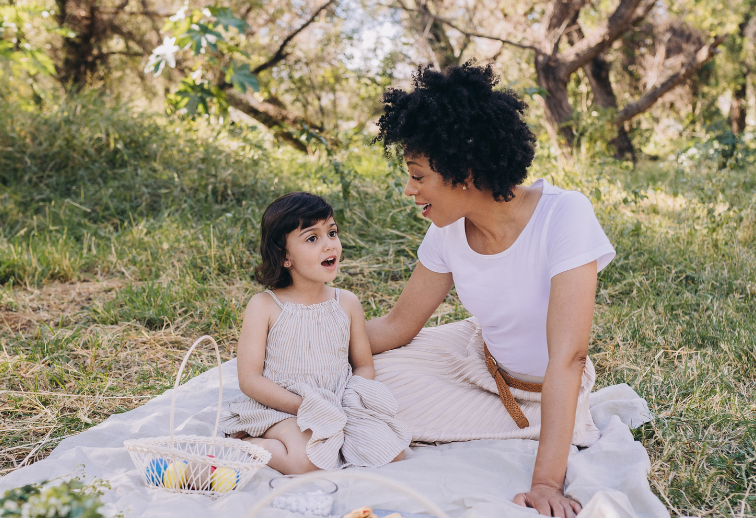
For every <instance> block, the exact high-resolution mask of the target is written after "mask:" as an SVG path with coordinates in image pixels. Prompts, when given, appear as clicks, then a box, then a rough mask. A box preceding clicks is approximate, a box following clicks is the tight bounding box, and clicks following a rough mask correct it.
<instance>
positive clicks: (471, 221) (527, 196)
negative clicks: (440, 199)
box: [465, 185, 542, 255]
mask: <svg viewBox="0 0 756 518" xmlns="http://www.w3.org/2000/svg"><path fill="white" fill-rule="evenodd" d="M512 191H513V193H514V198H513V199H512V200H510V201H507V202H498V201H496V200H494V199H493V197H492V196H491V193H490V192H487V191H477V192H476V196H477V197H479V198H480V199H479V200H475V202H476V203H474V204H473V207H474V208H473V209H472V210H471V211H470V212H469V213H468V214H466V215H465V233H466V234H467V242H468V244H469V245H470V248H472V249H473V250H474V251H475V252H477V253H479V254H483V255H492V254H498V253H499V252H503V251H504V250H506V249H507V248H509V247H510V246H512V244H513V243H514V242H515V241H516V240H517V238H518V237H519V235H520V234H521V233H522V231H523V230H524V229H525V226H526V225H527V224H528V221H530V218H531V217H532V216H533V213H534V212H535V209H536V207H537V206H538V200H540V198H541V193H542V189H539V188H537V187H535V188H534V187H523V186H521V185H517V186H515V187H514V189H512Z"/></svg>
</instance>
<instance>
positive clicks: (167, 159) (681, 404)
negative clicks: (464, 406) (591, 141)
mask: <svg viewBox="0 0 756 518" xmlns="http://www.w3.org/2000/svg"><path fill="white" fill-rule="evenodd" d="M0 121H1V122H0V221H2V225H1V226H0V284H1V286H0V345H2V350H0V355H2V356H3V361H2V362H0V387H1V388H3V389H7V391H6V392H3V393H0V407H1V408H2V410H0V419H1V420H2V432H0V442H2V445H3V449H2V450H0V462H2V466H1V467H0V470H6V472H7V470H12V469H14V468H15V467H16V466H17V464H18V463H20V462H21V461H22V460H23V459H25V458H26V457H27V456H29V459H28V460H27V463H28V462H33V461H35V460H39V459H41V458H44V457H45V456H46V455H47V454H49V452H50V451H51V449H52V448H53V447H54V446H55V445H56V444H57V441H59V440H60V438H62V437H65V436H67V435H69V434H73V433H77V432H79V431H81V430H84V429H86V428H88V427H90V426H92V425H93V424H96V423H98V422H100V421H102V420H103V419H105V418H106V417H107V416H108V415H110V414H112V413H116V412H122V411H126V410H128V409H131V408H134V407H135V406H138V405H140V404H142V403H143V402H144V401H145V400H146V399H147V398H149V397H151V396H154V395H156V394H159V393H160V392H162V391H163V390H165V389H166V388H168V387H169V386H170V385H171V384H172V380H173V376H174V375H175V373H176V371H177V368H178V363H179V360H180V358H181V357H182V356H183V352H184V351H185V349H186V347H187V345H188V344H190V343H191V342H192V341H193V339H194V338H196V337H197V336H199V335H200V334H203V333H210V334H212V335H214V336H215V337H217V338H218V339H219V343H220V344H221V347H222V350H223V351H222V355H223V357H224V359H228V358H231V357H232V355H233V348H234V344H235V342H236V339H237V336H238V332H239V327H240V323H241V322H240V318H241V314H242V312H243V309H244V307H245V305H246V303H247V301H248V300H249V298H250V296H251V295H252V294H254V293H256V292H257V291H259V290H260V287H259V286H257V285H256V284H255V283H253V282H252V280H251V278H250V272H251V269H252V267H253V266H254V264H255V261H256V248H257V245H258V241H257V240H258V225H259V219H260V216H261V214H262V210H263V209H264V208H265V206H266V205H267V204H268V203H269V202H270V201H272V200H273V199H274V198H275V197H276V196H278V195H280V194H282V193H284V192H286V191H288V190H293V189H305V190H311V191H314V192H318V193H321V194H323V195H324V196H325V197H327V198H328V199H329V200H330V201H331V202H332V203H333V204H334V206H335V208H336V210H337V217H338V220H339V223H340V226H341V229H342V233H341V237H342V239H343V243H344V255H345V258H346V260H345V262H344V266H343V268H342V272H341V274H340V277H339V278H338V279H337V283H338V284H339V285H340V286H343V287H345V288H347V289H351V290H353V291H354V292H355V293H357V295H358V296H359V297H360V299H361V300H362V302H363V306H364V308H365V311H366V313H367V315H368V317H369V318H370V317H375V316H379V315H382V314H384V313H385V312H386V311H387V310H388V309H389V308H390V307H391V306H392V305H393V303H394V302H395V301H396V298H397V297H398V295H399V293H400V292H401V289H402V286H403V285H404V282H405V281H406V279H407V278H408V276H409V275H410V273H411V270H412V267H413V265H414V262H415V260H416V256H415V251H416V249H417V247H418V245H419V244H420V241H421V239H422V236H423V233H424V230H425V228H426V226H427V224H426V223H425V222H423V221H422V220H421V219H420V218H419V217H418V216H417V213H416V211H415V209H414V207H413V205H412V203H411V200H408V199H405V198H404V197H403V196H402V181H403V178H402V176H401V175H402V173H401V170H400V169H399V168H398V167H397V166H396V165H395V164H392V163H389V162H387V161H386V160H385V159H384V158H383V157H382V155H381V153H380V150H378V149H374V148H369V147H368V146H367V145H366V142H367V140H366V141H365V142H362V143H361V142H356V143H355V144H353V145H352V147H350V148H349V149H345V150H341V151H339V155H338V158H339V160H340V162H341V164H342V169H341V175H339V174H337V172H336V171H335V170H334V168H333V166H332V163H331V161H330V159H329V157H327V156H326V155H325V154H324V153H322V152H317V153H315V154H314V155H313V156H303V155H299V154H296V153H294V152H291V151H289V150H287V149H278V148H277V147H276V146H275V145H274V144H273V143H271V142H269V140H268V137H267V136H266V135H264V134H262V133H260V132H256V131H253V130H247V129H242V128H240V127H237V126H233V125H232V126H228V125H226V126H223V127H218V126H212V125H209V124H206V123H203V122H202V121H200V122H198V123H194V124H183V125H180V124H179V123H175V122H169V121H166V120H164V119H163V118H162V117H160V116H154V115H150V114H144V113H138V112H136V111H135V110H133V109H131V108H130V107H128V106H115V107H114V106H111V105H109V104H107V103H105V102H104V101H102V100H101V99H99V98H98V97H96V96H94V95H93V94H85V95H84V96H83V97H79V98H74V99H72V100H69V101H66V102H62V103H61V105H60V106H57V107H50V108H48V109H47V110H46V111H45V112H43V113H30V112H26V111H23V110H20V109H19V108H18V107H17V106H14V105H10V104H8V103H5V101H0ZM718 142H719V141H717V140H716V138H712V139H710V140H708V141H706V142H698V143H695V144H686V145H683V144H681V143H675V144H674V145H673V144H672V143H671V144H670V150H673V151H674V153H673V154H676V155H677V158H676V159H674V160H663V161H659V162H651V163H643V164H640V165H639V166H638V167H637V168H635V169H632V168H630V167H629V166H627V165H626V164H620V163H617V162H614V161H612V160H609V159H606V158H603V157H600V156H598V157H587V158H584V159H581V160H579V161H578V163H577V164H575V166H574V168H572V169H569V170H562V171H560V170H558V168H557V167H556V166H555V164H553V163H551V162H550V161H549V159H548V158H547V157H545V156H539V157H538V159H537V161H536V163H535V164H534V167H533V170H532V177H533V178H537V177H540V176H543V177H546V178H547V179H549V180H550V181H552V182H554V183H556V184H557V185H560V186H562V187H567V188H574V189H578V190H581V191H582V192H584V193H586V194H588V195H589V196H591V197H592V199H593V201H594V206H595V207H596V212H597V215H598V217H599V219H600V220H601V222H602V224H603V226H604V228H605V230H606V232H607V234H608V235H609V237H610V239H611V240H612V242H613V243H614V244H615V246H616V248H617V254H618V255H617V257H616V259H615V260H614V261H613V262H612V264H610V266H609V267H608V268H607V269H606V270H605V271H604V272H602V274H601V276H600V280H599V289H598V293H597V298H596V301H597V307H596V316H595V321H594V329H593V335H592V343H591V350H590V352H591V355H592V358H593V361H594V363H595V364H596V368H597V373H598V386H599V387H601V386H606V385H610V384H614V383H621V382H625V383H628V384H630V385H631V386H632V387H633V388H634V389H635V390H636V391H637V392H638V393H639V394H641V395H642V396H643V397H644V398H646V399H647V400H648V402H649V405H650V408H651V410H652V411H653V413H654V414H655V415H656V419H655V420H654V421H652V422H651V423H649V424H647V425H645V426H644V427H642V428H640V429H638V430H636V431H635V437H636V439H637V440H639V441H641V442H642V443H643V444H644V446H645V447H646V448H647V449H648V452H649V454H650V456H651V460H652V472H651V474H650V481H651V484H652V488H653V489H654V491H655V492H657V494H659V495H660V497H661V499H662V501H663V502H664V503H665V504H666V505H667V506H668V508H669V509H670V511H671V512H672V513H673V514H680V515H687V514H691V515H707V516H708V515H712V516H741V515H742V516H754V515H756V400H755V399H754V396H753V394H754V393H756V316H754V311H753V308H754V307H756V300H755V299H756V195H755V194H754V193H755V192H756V190H755V187H756V174H755V173H754V160H755V158H756V151H755V150H754V148H753V147H754V146H753V140H751V141H750V143H749V142H743V143H741V145H740V147H739V148H738V149H737V150H736V152H735V153H734V154H733V153H732V149H730V148H726V147H723V146H722V145H720V144H719V143H718ZM691 149H695V150H696V151H695V152H692V151H690V150H691ZM346 193H348V196H345V194H346ZM465 316H467V313H466V312H465V310H464V308H463V307H462V306H461V305H460V303H459V301H458V300H457V298H456V296H455V295H454V293H452V294H450V295H449V297H447V299H446V301H445V302H444V304H442V306H441V307H440V308H439V310H438V311H437V312H436V314H434V316H433V317H432V318H431V320H430V321H429V325H437V324H439V323H445V322H450V321H454V320H458V319H460V318H464V317H465ZM213 361H214V360H213V356H212V355H211V354H210V353H209V351H206V352H201V353H200V354H198V355H197V356H196V357H194V358H193V359H192V360H191V361H190V365H189V371H188V373H187V374H186V376H194V375H196V374H197V373H199V372H201V371H203V370H205V369H207V368H209V367H211V366H212V365H213ZM43 440H46V441H47V442H43ZM37 446H39V448H38V449H37V450H34V448H36V447H37Z"/></svg>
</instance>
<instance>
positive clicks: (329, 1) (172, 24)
mask: <svg viewBox="0 0 756 518" xmlns="http://www.w3.org/2000/svg"><path fill="white" fill-rule="evenodd" d="M334 3H335V0H326V2H324V3H323V4H321V5H319V6H316V7H314V8H313V9H312V10H310V11H309V13H307V15H306V16H307V18H305V19H304V20H303V21H302V22H300V23H299V24H298V25H297V26H296V27H294V28H293V29H292V30H291V31H290V32H289V33H288V34H286V35H285V36H283V37H282V38H281V39H280V40H279V41H280V42H281V43H280V44H279V45H278V48H277V49H276V50H275V51H273V52H272V54H269V55H267V56H266V55H263V56H260V55H251V54H250V52H248V51H247V50H245V49H249V48H250V45H249V43H250V42H249V41H248V39H247V35H248V34H251V33H252V32H253V31H252V30H251V28H250V26H249V25H248V24H247V22H246V21H245V20H244V19H242V18H240V17H237V16H235V15H234V14H233V13H232V11H231V10H230V9H229V8H227V7H216V6H208V7H205V8H203V9H193V10H190V9H189V8H188V7H186V6H185V7H182V8H181V9H180V10H179V11H178V12H177V13H176V14H174V15H173V16H171V17H170V18H168V20H167V21H166V22H165V25H164V26H163V29H162V32H163V33H164V34H166V36H165V38H164V40H163V44H162V45H160V46H158V47H156V48H155V49H154V50H153V51H152V55H151V56H150V59H149V62H148V63H147V66H146V68H145V73H151V74H153V75H154V76H159V75H160V74H161V73H162V72H163V70H164V69H165V67H166V66H168V67H170V68H178V69H180V70H182V71H184V74H185V77H184V78H183V79H182V80H181V82H180V84H179V85H178V87H177V89H176V91H175V92H174V93H172V94H170V95H169V96H168V98H167V102H168V105H169V111H170V112H172V113H176V114H178V115H183V116H188V117H195V116H196V115H205V114H210V113H216V114H218V115H224V114H226V113H227V112H228V109H229V107H230V106H233V107H234V108H235V109H237V110H239V111H241V112H243V113H245V114H247V115H249V116H250V117H252V118H254V119H255V120H257V121H258V122H260V123H261V124H263V125H265V126H266V127H268V128H270V129H271V130H272V131H273V133H274V134H275V135H276V136H277V137H279V138H280V139H281V140H282V141H283V142H286V143H288V144H290V145H291V146H293V147H295V148H296V149H298V150H300V151H307V145H306V142H305V141H303V139H302V138H301V130H302V128H304V127H307V128H311V129H312V130H315V131H322V128H320V126H319V125H318V124H316V123H314V122H312V121H310V120H308V119H307V118H306V117H304V116H301V115H298V114H295V113H292V112H290V111H289V110H287V109H286V108H285V107H284V106H283V105H282V103H281V102H280V101H279V100H275V101H272V102H268V101H264V100H262V99H261V98H260V96H253V95H249V93H250V90H251V91H253V92H259V91H260V81H259V78H258V76H259V74H260V73H262V72H264V71H266V70H269V69H271V68H273V67H274V66H276V65H278V64H279V63H281V62H283V61H284V60H286V58H287V57H288V56H289V54H290V50H289V47H290V46H291V43H292V41H293V40H294V38H296V37H297V35H299V34H300V33H301V32H302V31H304V30H305V29H306V28H307V27H309V26H310V25H311V24H312V23H314V22H315V21H316V20H317V18H318V17H319V16H320V14H321V13H322V12H323V11H324V10H325V9H326V8H328V7H329V6H331V5H333V4H334ZM177 58H180V62H181V64H180V65H179V64H178V63H177Z"/></svg>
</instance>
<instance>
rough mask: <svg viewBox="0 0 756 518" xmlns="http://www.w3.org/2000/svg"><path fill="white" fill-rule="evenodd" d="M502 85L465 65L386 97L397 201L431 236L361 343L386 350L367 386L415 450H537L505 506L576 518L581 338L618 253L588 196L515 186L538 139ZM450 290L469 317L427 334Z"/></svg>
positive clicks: (584, 363)
mask: <svg viewBox="0 0 756 518" xmlns="http://www.w3.org/2000/svg"><path fill="white" fill-rule="evenodd" d="M497 82H498V79H497V78H496V77H495V76H494V74H493V72H492V70H491V68H490V67H479V66H474V64H471V63H467V64H465V65H464V66H461V67H452V68H449V69H446V70H445V71H444V72H442V73H441V72H436V71H433V70H431V69H429V68H426V69H419V70H418V72H417V73H416V75H415V76H414V91H412V92H409V93H408V92H404V91H402V90H389V91H388V92H386V94H385V95H384V98H383V101H384V105H385V106H384V115H383V116H382V117H381V119H380V121H379V124H378V126H379V129H380V133H379V135H378V137H377V138H376V140H377V141H382V142H383V144H384V147H385V149H386V152H387V153H388V152H390V150H391V149H395V150H396V151H398V152H399V153H402V154H403V156H404V158H405V160H406V163H407V167H408V170H409V179H408V181H407V185H406V187H405V194H406V195H407V196H413V197H414V200H415V204H417V205H418V206H420V207H421V210H422V214H423V216H424V217H426V218H428V219H430V220H431V222H432V224H431V226H430V228H429V229H428V232H427V234H426V235H425V238H424V240H423V242H422V244H421V245H420V248H419V249H418V259H419V262H418V263H417V266H416V267H415V270H414V272H413V273H412V276H411V277H410V279H409V281H408V282H407V285H406V286H405V288H404V290H403V292H402V294H401V296H400V297H399V300H398V301H397V303H396V306H395V307H394V308H393V309H392V310H391V311H390V312H389V314H387V315H385V316H383V317H380V318H377V319H374V320H372V321H370V322H368V324H367V329H368V335H369V338H370V343H371V348H372V350H373V353H374V354H377V353H383V352H384V351H389V350H391V349H394V350H392V351H389V352H387V353H385V354H380V355H378V356H377V357H376V358H375V360H376V370H377V374H376V379H380V380H381V381H382V382H384V383H386V384H387V385H388V386H389V388H391V390H392V391H393V392H394V394H395V395H396V397H397V400H398V401H399V407H400V411H399V414H398V415H397V417H399V418H402V419H404V420H406V421H407V422H408V424H409V425H410V427H411V428H412V431H413V438H414V439H415V440H426V441H434V440H435V441H448V440H465V439H482V438H509V437H513V438H514V437H519V438H530V439H539V441H540V445H539V448H538V453H537V456H536V461H535V468H534V472H533V478H532V482H531V486H530V490H529V491H527V492H524V493H521V494H518V495H516V496H515V498H514V502H515V503H517V504H520V505H522V506H528V507H533V508H535V509H536V510H538V511H539V512H540V513H541V514H544V515H547V516H563V517H571V516H574V515H575V514H576V513H578V512H579V511H580V509H581V507H580V504H579V503H578V502H576V501H574V500H572V499H570V498H567V497H566V496H565V495H564V493H563V488H564V479H565V473H566V469H567V457H568V455H569V451H570V445H571V444H576V445H582V446H589V445H590V444H592V443H593V442H595V441H596V440H597V439H598V437H599V431H598V430H597V429H596V427H595V426H594V424H593V421H592V420H591V416H590V412H589V410H588V394H589V392H590V390H591V388H592V386H593V382H594V379H595V373H594V370H593V366H592V364H591V363H590V360H589V359H588V357H587V354H588V340H589V334H590V329H591V322H592V319H593V304H594V298H595V291H596V279H597V273H598V272H599V271H601V269H602V268H604V267H605V266H606V265H607V264H608V263H609V262H610V261H611V259H612V258H613V257H614V249H613V248H612V245H611V244H610V242H609V240H608V239H607V238H606V235H605V234H604V232H603V230H602V229H601V226H600V225H599V223H598V221H597V220H596V217H595V215H594V212H593V207H592V206H591V203H590V201H589V200H588V199H587V198H586V197H585V196H584V195H582V194H580V193H578V192H575V191H565V190H562V189H559V188H557V187H554V186H551V185H549V184H548V183H547V182H545V181H544V180H537V181H536V182H534V183H533V184H531V185H529V186H523V185H521V184H522V183H523V181H524V180H525V178H526V176H527V169H528V167H529V166H530V164H531V162H532V160H533V155H534V151H533V148H534V145H535V137H534V136H533V133H532V132H531V131H530V129H529V128H528V126H527V124H526V123H525V121H524V120H523V113H524V110H525V109H526V107H527V105H526V104H525V103H524V102H522V101H521V100H520V99H519V98H518V97H517V96H516V95H515V94H514V93H513V92H510V91H501V90H499V91H494V89H493V87H494V86H495V85H496V84H497ZM452 286H456V290H457V294H458V295H459V298H460V300H461V301H462V303H463V304H464V305H465V307H466V308H467V310H468V311H469V312H470V313H471V314H472V315H473V318H472V319H468V320H466V321H462V322H457V323H453V324H447V325H445V326H439V327H436V328H426V329H423V326H424V324H425V323H426V322H427V321H428V319H429V318H430V316H431V315H432V314H433V312H434V311H435V310H436V308H437V307H438V306H439V304H440V303H441V302H442V301H443V300H444V298H445V297H446V295H447V294H448V293H449V290H450V289H451V288H452ZM421 330H422V331H421ZM410 342H411V343H410ZM406 344H409V345H408V346H407V347H401V346H403V345H406ZM399 347H401V348H400V349H396V348H399ZM497 393H498V396H499V397H497Z"/></svg>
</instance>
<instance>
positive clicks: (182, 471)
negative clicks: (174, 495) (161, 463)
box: [163, 461, 186, 489]
mask: <svg viewBox="0 0 756 518" xmlns="http://www.w3.org/2000/svg"><path fill="white" fill-rule="evenodd" d="M185 484H186V462H184V461H180V462H171V463H170V464H169V465H168V467H167V468H165V473H163V486H164V487H167V488H169V489H180V488H181V487H183V486H184V485H185Z"/></svg>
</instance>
